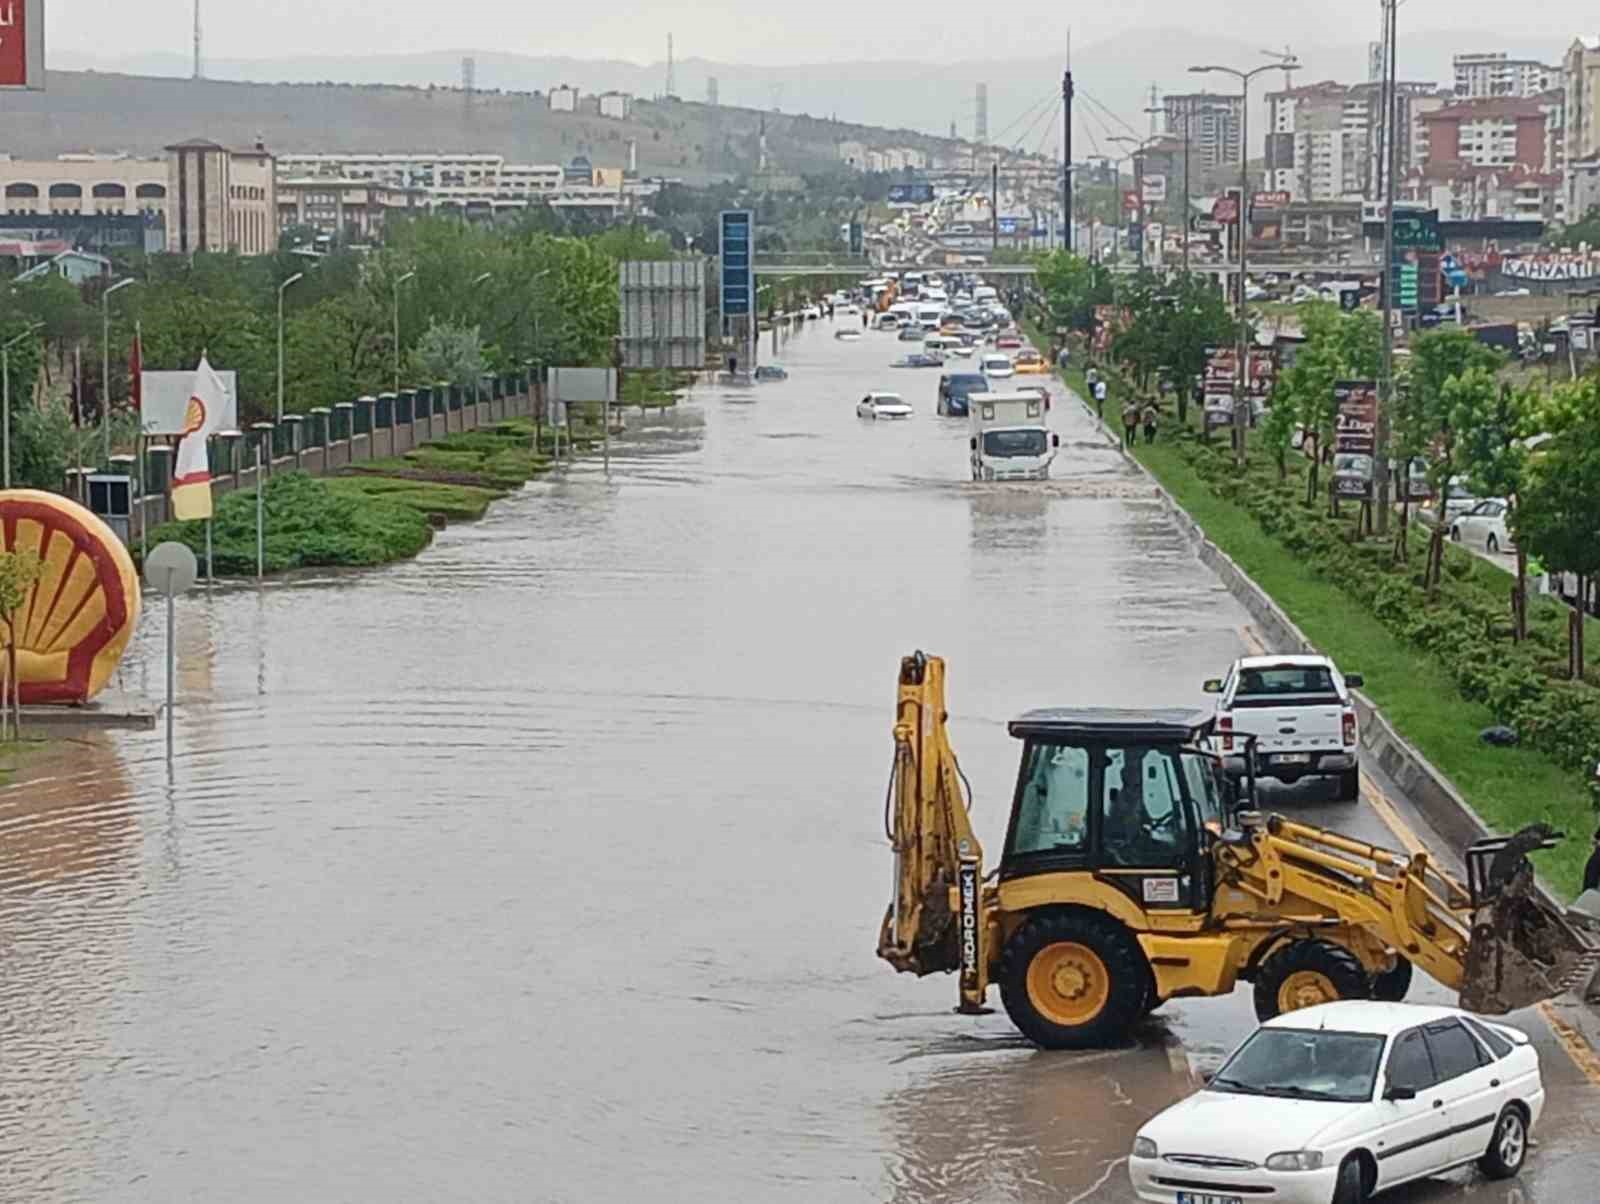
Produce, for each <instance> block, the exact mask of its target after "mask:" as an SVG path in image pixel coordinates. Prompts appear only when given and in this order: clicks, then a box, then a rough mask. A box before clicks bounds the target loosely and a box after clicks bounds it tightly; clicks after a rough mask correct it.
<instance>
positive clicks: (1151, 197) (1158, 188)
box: [1143, 176, 1167, 205]
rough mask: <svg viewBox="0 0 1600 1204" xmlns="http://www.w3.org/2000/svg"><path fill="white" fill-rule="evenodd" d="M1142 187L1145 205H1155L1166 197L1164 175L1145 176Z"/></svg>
mask: <svg viewBox="0 0 1600 1204" xmlns="http://www.w3.org/2000/svg"><path fill="white" fill-rule="evenodd" d="M1143 187H1144V203H1145V204H1146V205H1157V204H1160V203H1161V202H1162V201H1164V200H1166V199H1167V177H1166V176H1145V178H1144V180H1143Z"/></svg>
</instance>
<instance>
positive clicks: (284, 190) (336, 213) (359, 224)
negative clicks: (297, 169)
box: [278, 176, 427, 241]
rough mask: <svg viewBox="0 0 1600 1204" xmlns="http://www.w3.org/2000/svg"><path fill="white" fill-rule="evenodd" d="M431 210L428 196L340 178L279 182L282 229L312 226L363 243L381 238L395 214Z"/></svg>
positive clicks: (297, 178)
mask: <svg viewBox="0 0 1600 1204" xmlns="http://www.w3.org/2000/svg"><path fill="white" fill-rule="evenodd" d="M426 207H427V193H426V192H424V191H423V190H422V189H420V188H401V187H398V186H395V185H391V184H383V183H377V182H374V181H371V180H352V179H346V178H343V177H339V176H289V177H281V178H280V179H279V180H278V226H279V228H280V229H288V228H289V227H291V226H310V227H311V228H313V229H315V230H317V231H318V232H320V233H323V234H334V235H344V236H348V237H352V238H355V239H358V240H361V241H367V240H370V239H374V238H376V237H378V236H379V235H380V234H381V233H382V231H383V227H384V224H385V223H386V222H387V221H388V219H389V216H390V215H391V214H392V213H396V212H399V213H407V212H413V211H416V210H419V209H424V208H426Z"/></svg>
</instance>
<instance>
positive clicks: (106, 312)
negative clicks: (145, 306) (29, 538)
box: [6, 276, 138, 486]
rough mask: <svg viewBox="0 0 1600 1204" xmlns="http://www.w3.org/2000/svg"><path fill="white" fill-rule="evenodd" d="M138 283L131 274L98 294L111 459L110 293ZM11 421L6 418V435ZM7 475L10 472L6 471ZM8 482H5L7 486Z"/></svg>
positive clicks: (103, 407) (103, 424)
mask: <svg viewBox="0 0 1600 1204" xmlns="http://www.w3.org/2000/svg"><path fill="white" fill-rule="evenodd" d="M136 283H138V282H137V281H136V280H134V278H133V277H132V276H129V277H128V278H127V279H126V280H119V281H117V282H116V283H115V284H113V285H112V286H111V287H110V288H108V289H106V290H105V291H104V292H102V293H101V294H100V432H101V438H102V440H103V443H102V446H103V447H104V449H105V459H106V462H107V463H108V464H109V463H110V461H111V294H112V293H114V292H116V291H117V290H118V289H119V288H126V287H127V286H128V285H130V284H136ZM10 431H11V421H10V419H9V418H8V419H7V420H6V433H7V437H9V436H10ZM6 475H7V477H9V476H10V475H11V474H10V473H7V474H6ZM9 484H10V482H9V481H8V482H7V485H8V486H9Z"/></svg>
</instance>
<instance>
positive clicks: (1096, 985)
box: [1028, 941, 1111, 1028]
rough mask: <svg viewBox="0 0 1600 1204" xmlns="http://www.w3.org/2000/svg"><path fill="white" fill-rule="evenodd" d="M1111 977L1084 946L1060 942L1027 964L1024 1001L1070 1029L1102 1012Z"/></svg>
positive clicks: (1040, 1013)
mask: <svg viewBox="0 0 1600 1204" xmlns="http://www.w3.org/2000/svg"><path fill="white" fill-rule="evenodd" d="M1110 998H1111V974H1110V972H1109V971H1108V970H1107V969H1106V964H1105V962H1103V961H1101V960H1100V955H1099V954H1098V953H1096V952H1095V951H1094V950H1093V949H1091V948H1089V947H1088V946H1087V945H1080V944H1078V943H1077V942H1076V941H1062V942H1060V943H1059V944H1055V945H1047V946H1046V947H1045V948H1043V949H1041V950H1039V952H1038V953H1036V954H1034V958H1033V961H1031V962H1029V963H1028V999H1029V1001H1030V1002H1031V1003H1032V1004H1033V1007H1034V1010H1035V1011H1037V1012H1038V1013H1039V1015H1041V1016H1043V1017H1044V1018H1045V1019H1046V1020H1048V1021H1050V1022H1051V1023H1052V1024H1059V1025H1062V1026H1064V1027H1067V1028H1073V1027H1076V1026H1078V1025H1080V1024H1087V1023H1089V1021H1091V1020H1093V1019H1094V1018H1095V1017H1096V1016H1098V1015H1099V1014H1100V1013H1101V1012H1102V1011H1104V1010H1105V1006H1106V1000H1108V999H1110Z"/></svg>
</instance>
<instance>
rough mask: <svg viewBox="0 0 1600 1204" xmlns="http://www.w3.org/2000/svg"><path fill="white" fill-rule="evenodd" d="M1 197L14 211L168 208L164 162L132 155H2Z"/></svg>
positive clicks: (121, 211)
mask: <svg viewBox="0 0 1600 1204" xmlns="http://www.w3.org/2000/svg"><path fill="white" fill-rule="evenodd" d="M0 196H3V198H4V211H5V212H6V213H15V214H57V215H64V214H123V215H134V214H153V215H156V216H158V217H164V216H165V213H166V207H167V161H166V160H165V159H158V158H151V159H137V158H134V157H132V156H130V155H98V154H64V155H58V156H56V157H55V158H54V159H13V158H12V157H11V156H10V155H0Z"/></svg>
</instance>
